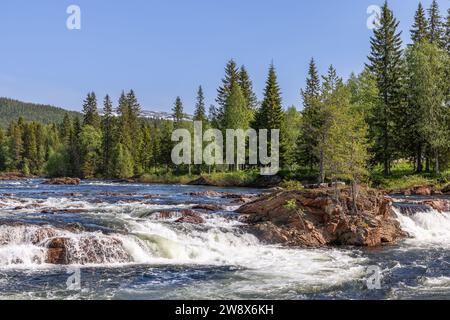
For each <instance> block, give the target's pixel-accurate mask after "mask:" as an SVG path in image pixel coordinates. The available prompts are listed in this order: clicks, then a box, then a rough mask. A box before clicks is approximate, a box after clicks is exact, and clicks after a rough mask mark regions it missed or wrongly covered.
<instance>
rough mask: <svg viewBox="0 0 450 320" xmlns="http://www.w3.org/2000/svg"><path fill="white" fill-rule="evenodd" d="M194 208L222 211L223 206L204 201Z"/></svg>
mask: <svg viewBox="0 0 450 320" xmlns="http://www.w3.org/2000/svg"><path fill="white" fill-rule="evenodd" d="M192 209H197V210H206V211H220V210H223V207H222V206H221V205H218V204H210V203H202V204H197V205H195V206H193V207H192Z"/></svg>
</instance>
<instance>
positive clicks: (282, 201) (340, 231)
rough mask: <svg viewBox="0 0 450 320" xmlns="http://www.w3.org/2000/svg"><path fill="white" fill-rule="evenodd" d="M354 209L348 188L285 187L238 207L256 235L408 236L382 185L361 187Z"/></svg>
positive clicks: (312, 242) (349, 240)
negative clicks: (337, 193)
mask: <svg viewBox="0 0 450 320" xmlns="http://www.w3.org/2000/svg"><path fill="white" fill-rule="evenodd" d="M356 207H357V211H355V210H353V202H352V197H351V195H350V192H349V190H348V189H341V190H340V193H339V195H338V196H337V197H336V195H335V190H334V188H326V189H317V190H309V191H307V190H300V191H283V192H277V193H274V194H271V195H266V196H263V197H261V198H260V199H258V200H255V201H253V202H251V203H248V204H246V205H244V206H242V207H241V208H240V209H239V212H240V213H241V214H243V216H242V220H243V221H244V222H247V223H248V224H249V226H248V227H247V228H248V229H249V230H250V231H252V232H253V233H254V234H255V235H256V236H257V237H258V238H260V239H261V240H262V241H264V242H268V243H282V244H285V245H289V246H308V247H311V246H313V247H315V246H324V245H354V246H370V247H372V246H377V245H380V244H382V243H391V242H395V241H396V240H398V239H401V238H403V237H405V236H406V233H404V232H403V231H402V230H401V228H400V225H399V223H398V222H397V221H396V220H395V218H394V216H393V211H392V210H391V209H392V204H391V200H390V199H389V198H387V197H385V196H384V194H383V193H382V192H380V191H377V190H373V189H361V190H360V192H359V196H358V200H357V202H356Z"/></svg>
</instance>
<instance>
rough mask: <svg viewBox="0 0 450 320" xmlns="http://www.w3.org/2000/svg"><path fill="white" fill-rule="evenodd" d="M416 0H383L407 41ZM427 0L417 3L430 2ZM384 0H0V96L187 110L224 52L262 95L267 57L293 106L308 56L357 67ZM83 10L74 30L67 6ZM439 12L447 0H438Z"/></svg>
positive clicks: (213, 79) (209, 89) (210, 85)
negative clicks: (122, 101) (123, 101)
mask: <svg viewBox="0 0 450 320" xmlns="http://www.w3.org/2000/svg"><path fill="white" fill-rule="evenodd" d="M418 2H419V1H418V0H390V2H389V3H390V6H391V8H392V9H393V10H394V13H395V15H396V17H397V18H398V19H399V20H400V22H401V25H400V26H401V29H402V30H404V34H403V38H404V40H405V41H409V28H410V26H411V23H412V19H413V16H414V12H415V10H416V8H417V4H418ZM430 2H431V0H424V1H422V3H423V4H424V6H426V7H428V6H429V4H430ZM382 3H383V1H382V0H339V1H336V0H309V1H304V0H277V1H275V0H221V1H217V0H158V1H156V0H127V1H125V0H71V1H66V0H39V1H29V0H2V1H1V5H0V61H1V62H0V96H7V97H12V98H15V99H20V100H25V101H30V102H38V103H49V104H53V105H57V106H61V107H65V108H68V109H73V110H80V109H81V105H82V100H83V98H84V97H85V95H86V93H87V92H88V91H91V90H93V91H95V92H96V93H97V95H98V96H99V97H103V96H104V95H105V94H106V93H109V94H110V95H111V96H112V97H113V98H114V100H115V101H117V97H118V95H119V94H120V92H121V91H122V89H125V90H128V89H130V88H133V89H134V90H135V91H136V93H137V95H138V98H139V101H140V103H141V105H142V106H143V108H144V109H148V110H160V111H168V110H170V109H171V107H172V104H173V101H174V100H175V97H176V96H177V95H180V96H181V97H182V99H183V102H184V104H185V109H186V111H187V112H192V110H193V106H194V103H195V94H196V90H197V87H198V85H200V84H201V85H203V87H204V89H205V93H206V99H207V103H208V105H209V104H211V103H214V99H215V95H216V89H217V87H218V85H219V84H220V79H221V78H222V76H223V73H224V72H223V68H224V66H225V63H226V62H227V60H228V59H230V58H234V59H235V60H236V61H237V63H238V64H245V65H246V66H247V69H248V71H249V73H250V76H251V78H252V80H253V82H254V87H255V91H256V93H257V95H258V97H261V95H262V91H263V88H264V82H265V79H266V74H267V69H268V65H269V64H270V62H271V61H272V60H273V61H274V63H275V66H276V68H277V71H278V76H279V82H280V86H281V88H282V93H283V103H284V105H285V106H289V105H292V104H294V105H296V106H297V107H298V108H300V105H301V104H300V95H299V91H300V88H301V87H302V86H304V83H305V76H306V71H307V66H308V61H309V60H310V58H311V57H312V56H314V57H315V58H316V60H317V63H318V66H319V68H320V71H321V72H324V71H325V70H326V68H327V66H328V65H329V64H331V63H332V64H334V65H335V67H336V68H337V70H338V72H339V73H340V75H342V76H344V77H347V76H348V75H349V74H350V72H352V71H355V72H359V71H361V69H362V67H363V64H364V62H365V61H366V56H367V54H368V52H369V37H370V35H371V34H372V31H371V30H369V29H368V28H367V26H366V23H367V19H368V18H369V14H368V13H367V8H368V7H369V6H370V5H381V4H382ZM71 4H76V5H78V6H79V7H80V8H81V30H68V29H67V28H66V20H67V17H68V16H69V15H68V14H67V13H66V9H67V7H68V6H69V5H71ZM439 5H440V7H441V12H442V13H446V10H447V8H448V7H449V6H450V1H449V0H440V1H439Z"/></svg>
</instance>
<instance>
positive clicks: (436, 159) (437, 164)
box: [434, 150, 441, 176]
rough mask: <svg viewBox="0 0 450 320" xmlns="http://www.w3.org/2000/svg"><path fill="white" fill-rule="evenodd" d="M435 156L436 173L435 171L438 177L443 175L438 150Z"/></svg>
mask: <svg viewBox="0 0 450 320" xmlns="http://www.w3.org/2000/svg"><path fill="white" fill-rule="evenodd" d="M434 154H435V161H436V163H435V166H434V171H435V173H436V175H437V176H438V175H439V174H440V173H441V170H440V168H439V152H438V151H437V150H436V151H435V152H434Z"/></svg>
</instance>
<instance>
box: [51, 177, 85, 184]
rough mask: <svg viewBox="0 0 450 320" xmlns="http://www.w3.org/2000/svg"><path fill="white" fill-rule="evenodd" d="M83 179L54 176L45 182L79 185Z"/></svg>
mask: <svg viewBox="0 0 450 320" xmlns="http://www.w3.org/2000/svg"><path fill="white" fill-rule="evenodd" d="M80 183H81V180H80V179H78V178H54V179H49V180H47V181H45V182H44V183H43V184H49V185H79V184H80Z"/></svg>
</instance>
